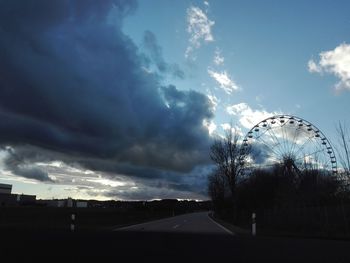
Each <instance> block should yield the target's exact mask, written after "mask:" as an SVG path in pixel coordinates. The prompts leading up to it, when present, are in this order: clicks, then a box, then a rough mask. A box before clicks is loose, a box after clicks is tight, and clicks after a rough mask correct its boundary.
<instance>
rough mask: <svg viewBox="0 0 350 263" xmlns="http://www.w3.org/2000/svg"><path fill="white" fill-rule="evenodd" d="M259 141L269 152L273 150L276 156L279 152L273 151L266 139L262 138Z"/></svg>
mask: <svg viewBox="0 0 350 263" xmlns="http://www.w3.org/2000/svg"><path fill="white" fill-rule="evenodd" d="M259 141H260V142H261V143H263V144H264V145H265V146H266V147H267V148H268V149H269V150H270V151H271V152H273V153H274V154H275V155H276V156H278V155H279V154H280V153H279V152H277V151H275V150H274V149H273V148H272V147H271V146H270V145H269V144H268V143H266V141H265V140H264V139H262V138H260V139H259Z"/></svg>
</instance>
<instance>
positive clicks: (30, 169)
mask: <svg viewBox="0 0 350 263" xmlns="http://www.w3.org/2000/svg"><path fill="white" fill-rule="evenodd" d="M3 150H4V149H3ZM5 150H6V152H7V154H8V155H7V157H6V158H5V160H4V164H5V166H6V168H7V169H8V170H10V171H11V172H13V173H14V174H17V175H19V176H22V177H25V178H29V179H35V180H37V181H43V182H53V180H52V179H51V178H50V177H49V175H48V173H47V172H46V171H43V170H42V169H40V168H39V167H37V166H35V165H33V164H31V163H27V162H26V161H25V160H24V159H23V157H22V156H21V155H17V154H16V153H15V151H14V150H13V149H5Z"/></svg>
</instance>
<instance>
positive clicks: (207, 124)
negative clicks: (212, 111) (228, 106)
mask: <svg viewBox="0 0 350 263" xmlns="http://www.w3.org/2000/svg"><path fill="white" fill-rule="evenodd" d="M203 125H204V126H205V127H206V128H207V129H208V132H209V134H212V133H213V132H214V131H215V130H216V128H217V126H216V124H215V123H214V122H213V121H212V120H210V121H208V120H203Z"/></svg>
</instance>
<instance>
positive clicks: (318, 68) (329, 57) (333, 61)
mask: <svg viewBox="0 0 350 263" xmlns="http://www.w3.org/2000/svg"><path fill="white" fill-rule="evenodd" d="M319 56H320V60H319V62H318V63H316V62H314V61H313V60H310V61H309V62H308V68H309V71H310V72H316V73H323V72H324V73H330V74H334V75H335V76H336V77H337V78H339V82H338V83H337V84H336V85H335V89H336V90H343V89H348V90H350V45H349V44H346V43H343V44H340V45H339V46H337V47H336V48H335V49H334V50H329V51H324V52H321V53H320V55H319Z"/></svg>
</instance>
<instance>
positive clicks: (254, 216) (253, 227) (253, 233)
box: [252, 213, 256, 236]
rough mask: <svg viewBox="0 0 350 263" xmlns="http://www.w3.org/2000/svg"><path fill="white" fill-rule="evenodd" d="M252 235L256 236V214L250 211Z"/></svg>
mask: <svg viewBox="0 0 350 263" xmlns="http://www.w3.org/2000/svg"><path fill="white" fill-rule="evenodd" d="M252 235H253V236H256V214H255V213H252Z"/></svg>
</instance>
